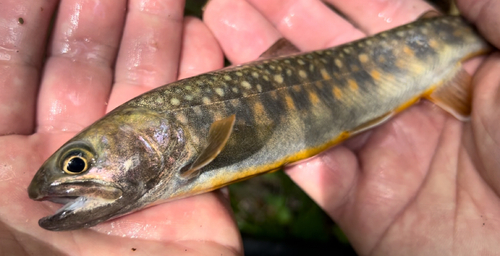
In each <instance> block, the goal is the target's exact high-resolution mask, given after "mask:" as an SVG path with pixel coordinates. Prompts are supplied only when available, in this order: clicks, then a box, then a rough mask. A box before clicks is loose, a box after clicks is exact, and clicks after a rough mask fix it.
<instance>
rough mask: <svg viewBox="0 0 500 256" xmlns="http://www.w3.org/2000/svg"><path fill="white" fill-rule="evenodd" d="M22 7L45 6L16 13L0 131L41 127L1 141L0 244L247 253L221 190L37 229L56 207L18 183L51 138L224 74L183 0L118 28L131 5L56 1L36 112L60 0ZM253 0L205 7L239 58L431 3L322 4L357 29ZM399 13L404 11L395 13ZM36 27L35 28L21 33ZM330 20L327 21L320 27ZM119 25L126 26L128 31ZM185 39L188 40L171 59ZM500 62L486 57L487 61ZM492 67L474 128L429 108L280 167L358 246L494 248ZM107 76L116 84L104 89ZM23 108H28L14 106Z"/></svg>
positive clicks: (345, 33)
mask: <svg viewBox="0 0 500 256" xmlns="http://www.w3.org/2000/svg"><path fill="white" fill-rule="evenodd" d="M25 2H26V3H25V4H26V6H30V8H31V9H30V8H28V10H35V9H36V10H37V11H38V10H45V11H46V14H43V13H42V14H37V15H40V16H36V15H35V16H33V15H32V13H24V14H23V15H26V16H25V17H36V19H39V20H29V19H27V20H26V23H25V25H24V26H25V28H32V30H22V29H23V27H22V26H19V27H18V28H20V30H19V31H21V32H20V34H22V35H25V36H26V37H27V38H28V40H24V41H22V40H21V45H20V46H19V47H20V49H22V50H23V51H21V53H20V54H19V55H13V56H21V57H19V59H18V60H19V61H18V62H15V61H14V62H6V66H7V67H11V69H9V70H7V69H3V71H0V72H3V73H1V77H7V78H9V79H10V78H11V77H18V79H20V80H21V82H19V81H16V80H15V79H11V80H9V79H7V80H1V82H2V83H3V84H2V86H4V85H5V86H7V85H10V84H13V83H14V81H15V82H17V83H20V84H21V86H20V88H22V90H19V88H18V87H13V86H11V87H5V88H6V90H4V92H5V93H4V95H9V96H8V97H1V96H0V99H1V100H2V101H3V102H4V103H3V104H2V106H10V107H12V109H10V110H6V108H4V109H0V115H1V116H0V120H1V122H2V125H1V126H0V127H1V130H0V133H1V134H12V133H15V134H31V132H32V131H33V130H35V129H36V131H37V132H36V133H35V134H32V135H6V136H2V137H1V138H0V146H1V147H2V149H4V150H2V152H0V163H1V165H0V177H1V180H2V181H3V182H2V183H1V184H0V193H2V196H1V197H0V198H1V199H0V200H1V202H2V207H1V208H0V218H1V225H2V229H1V230H2V231H1V232H2V235H3V237H5V238H8V239H4V241H2V243H3V244H2V245H1V246H0V248H5V250H9V252H13V251H14V250H16V252H18V253H19V254H21V253H22V252H23V251H28V252H35V253H36V254H39V253H40V250H44V251H46V252H47V254H54V252H60V253H71V254H77V253H79V254H81V255H84V254H91V253H94V254H95V252H100V253H102V252H104V251H106V252H109V253H108V254H109V255H110V252H113V253H116V254H120V255H121V254H123V253H124V252H127V251H130V250H132V248H135V249H136V250H137V251H138V252H140V251H142V252H146V253H149V254H153V253H155V252H156V253H158V254H159V253H160V252H161V253H168V252H185V250H187V251H188V252H195V253H196V252H204V253H207V254H210V253H211V252H215V251H217V252H222V251H227V252H228V253H235V252H238V251H239V250H241V244H240V241H239V235H238V234H237V230H236V227H235V225H234V222H233V221H232V219H231V216H230V214H229V212H230V211H229V210H228V208H227V202H226V200H225V199H224V197H223V196H221V195H220V194H218V193H209V194H205V195H200V196H196V197H193V198H188V199H184V200H180V201H176V202H172V203H169V204H163V205H159V206H155V207H153V208H149V209H147V210H144V211H141V212H138V213H134V214H132V215H129V216H126V217H123V218H120V219H117V220H115V221H112V222H108V223H104V224H101V225H99V226H97V227H96V228H94V229H91V230H78V231H73V232H63V233H57V232H49V231H45V230H42V229H41V228H39V227H38V226H37V220H38V219H39V218H40V217H42V216H45V215H49V214H52V213H53V212H54V211H55V210H56V209H57V208H58V206H57V205H55V204H52V203H48V202H44V203H38V202H33V201H31V200H29V199H28V198H27V193H26V187H27V185H28V183H29V181H30V179H31V177H32V176H33V174H34V172H35V171H36V169H37V168H38V167H39V166H40V165H41V163H42V162H43V160H44V159H46V158H47V157H48V156H49V155H50V154H51V153H52V152H54V150H56V149H57V147H58V146H60V145H61V144H62V143H63V142H64V141H65V140H67V139H68V138H70V137H71V136H72V135H74V133H75V132H76V131H78V130H79V129H81V128H83V127H84V126H86V125H88V124H90V123H91V122H92V121H94V120H96V119H97V118H99V117H101V116H102V115H103V114H104V113H105V112H106V111H107V109H111V108H113V107H115V106H116V105H117V104H119V103H121V102H123V101H125V100H126V99H129V98H131V97H133V96H135V95H137V94H139V93H141V92H144V91H146V90H148V89H150V88H152V87H154V86H157V85H160V84H164V83H167V82H170V81H173V80H175V79H176V78H177V75H176V74H177V72H179V77H185V76H189V75H192V74H195V73H199V72H203V71H208V70H212V69H216V68H219V67H221V65H222V61H221V60H222V58H221V52H220V49H219V48H218V45H217V44H216V42H215V41H214V38H213V37H212V35H211V34H210V33H209V32H208V30H207V29H206V27H204V26H203V25H202V24H201V23H199V22H196V21H193V20H191V21H190V22H185V24H188V25H186V26H189V27H188V29H186V27H185V29H184V33H183V37H181V27H182V24H181V22H179V20H180V16H181V14H182V6H181V5H179V2H181V1H171V2H169V3H168V4H165V5H164V6H162V5H154V6H153V5H151V6H146V7H145V8H144V6H140V5H135V4H136V3H135V1H129V2H130V3H129V7H130V9H131V10H133V11H131V12H129V14H128V16H127V23H126V24H125V25H124V16H123V15H124V13H123V12H121V10H123V7H124V5H125V3H120V2H119V1H113V2H112V4H111V2H109V6H105V5H93V6H89V5H81V6H80V5H71V4H68V2H65V3H64V4H66V5H64V4H62V7H61V8H60V9H59V17H58V20H57V22H56V26H55V28H54V32H53V33H54V37H53V38H52V40H53V41H52V42H53V43H52V44H51V45H50V46H49V49H51V55H50V56H51V57H50V58H48V60H47V62H46V65H45V67H44V69H43V70H44V74H43V79H42V80H41V85H40V89H39V91H38V96H36V97H37V99H38V101H37V102H36V105H37V109H36V112H35V108H34V105H35V100H34V98H35V96H33V97H31V95H35V92H36V87H37V86H36V83H37V79H38V76H37V75H36V72H33V69H32V68H31V67H36V68H38V70H41V62H42V56H43V50H44V49H43V47H42V46H40V45H39V44H36V45H34V44H33V42H36V40H32V39H33V38H34V39H38V41H43V39H44V33H45V30H44V29H39V27H44V26H45V28H46V27H48V23H49V20H50V19H49V17H50V12H51V10H53V9H54V6H55V3H43V5H44V6H41V8H40V7H39V6H33V3H32V1H25ZM248 2H250V3H251V4H252V5H253V6H254V7H255V8H254V7H251V5H249V4H248V3H246V2H244V1H243V0H231V1H224V0H213V1H211V3H210V5H209V6H208V8H207V10H206V12H205V17H204V20H205V22H206V24H207V26H208V27H209V28H210V30H211V31H212V33H213V34H214V36H215V37H216V38H217V39H218V41H219V44H220V46H221V47H222V49H223V51H224V53H225V54H226V56H227V57H228V58H229V59H230V60H231V61H233V62H235V63H240V62H244V61H250V60H252V59H255V58H256V57H257V56H258V55H259V54H260V53H261V52H263V51H264V50H265V49H266V48H267V47H269V45H271V44H272V43H273V42H274V41H275V40H277V39H278V38H279V37H281V35H280V33H281V34H283V35H284V36H286V37H287V38H289V39H290V40H291V41H292V42H294V43H295V44H296V45H297V46H299V47H300V48H301V49H304V50H310V49H316V48H322V47H326V46H331V45H335V44H339V43H342V42H346V41H350V40H353V39H356V38H359V37H362V36H365V35H368V34H373V33H375V32H377V31H380V30H384V29H387V28H390V27H392V26H395V25H397V24H400V23H406V22H409V21H411V20H412V19H414V18H415V17H416V16H418V14H420V13H422V12H423V11H425V10H427V9H428V8H429V6H428V5H426V4H424V3H423V2H420V1H418V0H415V1H412V4H402V5H397V4H393V5H391V4H387V6H381V5H382V4H376V3H373V4H371V5H366V6H364V1H337V0H328V2H331V3H333V4H336V7H338V8H339V9H340V10H341V11H343V12H345V13H346V14H347V16H349V17H350V18H351V19H352V20H354V21H355V22H357V25H358V27H360V28H361V30H359V29H356V28H354V27H353V26H352V25H350V24H349V23H347V22H346V21H345V20H343V19H342V18H340V17H339V16H337V15H336V14H334V13H333V12H331V11H330V10H329V9H328V8H326V7H324V6H323V5H322V4H321V3H320V2H319V1H317V2H316V1H302V2H301V1H289V2H286V3H287V4H284V5H282V6H278V5H277V3H279V1H276V2H274V3H273V4H269V3H268V2H267V1H265V0H248ZM340 2H342V3H341V4H337V3H340ZM463 2H466V1H463ZM311 3H313V4H311ZM395 3H396V1H395ZM39 4H42V3H39ZM303 4H307V6H303ZM112 5H115V6H112ZM82 6H83V8H80V7H82ZM5 7H6V6H5ZM63 7H64V8H63ZM141 8H142V9H141ZM395 8H399V10H398V11H397V13H398V15H396V14H394V13H396V11H395ZM405 8H406V9H405ZM139 9H141V11H137V10H139ZM3 10H10V8H8V7H7V8H4V9H3ZM257 10H258V11H257ZM374 10H376V11H374ZM2 12H5V11H2ZM259 12H260V13H259ZM377 12H380V13H382V14H384V13H385V15H386V18H391V19H392V22H391V23H387V22H385V21H384V20H383V19H380V18H378V17H377ZM103 13H106V15H102V14H103ZM380 13H379V15H378V16H380ZM28 14H29V15H28ZM76 14H78V15H76ZM15 15H17V14H15ZM5 16H8V15H7V14H6V15H5ZM362 16H366V17H362ZM382 16H383V15H382ZM8 17H10V16H8ZM264 17H265V18H267V20H266V19H265V18H264ZM367 17H368V18H367ZM373 17H377V18H373ZM370 18H371V19H370ZM12 19H16V20H17V16H15V18H12ZM33 19H35V18H33ZM75 19H76V20H75ZM269 21H270V22H271V23H274V24H273V25H274V26H273V25H272V24H271V23H269ZM29 22H31V23H29ZM33 23H37V25H38V26H39V27H35V28H34V29H33V27H29V26H30V24H31V25H32V24H33ZM97 24H99V25H97ZM189 24H190V25H189ZM318 24H320V26H318ZM325 24H331V25H330V26H334V27H335V29H331V30H328V29H326V30H325V28H324V26H325ZM32 26H33V25H32ZM117 27H124V34H123V36H122V35H121V31H119V30H118V29H116V28H117ZM150 27H151V28H150ZM274 27H276V28H277V29H278V31H279V32H278V31H277V30H276V29H275V28H274ZM37 28H38V30H39V31H36V30H37ZM148 28H150V29H149V30H148ZM362 31H364V32H362ZM0 32H1V31H0ZM23 33H24V34H23ZM9 35H10V36H12V35H14V36H15V35H17V34H16V33H11V34H9ZM167 36H168V37H167ZM5 37H6V36H3V37H2V38H5ZM20 38H22V37H20ZM120 38H121V41H120ZM180 38H183V39H184V41H183V42H182V51H181V57H180V58H179V57H178V54H179V51H180V49H181V41H180ZM13 41H15V40H13ZM7 46H9V45H7ZM2 49H9V48H8V47H4V48H2ZM26 49H32V50H26ZM7 54H12V52H9V51H8V52H7ZM2 56H5V55H2ZM9 56H10V55H9ZM116 56H118V57H117V59H116V64H114V63H115V57H116ZM14 58H15V57H14ZM179 59H180V61H179ZM14 60H16V59H14ZM19 63H20V64H21V65H18V64H19ZM495 63H496V62H495V60H492V61H490V67H489V69H493V68H494V64H495ZM110 67H115V68H114V69H111V68H110ZM193 67H196V68H193ZM12 70H14V71H12ZM488 71H489V70H488V68H484V69H483V72H482V76H481V75H478V76H477V78H478V80H480V81H481V82H478V83H477V86H476V90H475V92H476V98H475V102H474V113H473V116H472V122H471V123H466V124H463V123H460V122H458V121H456V120H454V119H452V118H450V117H449V116H448V115H447V114H446V113H443V112H442V111H441V110H439V109H436V108H435V107H434V106H433V105H431V104H429V103H423V104H420V105H419V106H417V107H413V108H411V109H409V110H408V111H406V112H404V113H402V114H401V115H399V116H398V117H396V118H395V119H394V120H392V121H390V122H388V123H386V124H384V125H383V126H381V127H379V128H377V129H374V130H373V131H371V132H369V133H366V134H364V135H361V136H359V137H357V138H355V139H354V140H351V141H349V142H348V143H346V144H344V145H343V146H339V147H336V148H334V149H332V150H330V151H329V152H326V153H324V154H322V155H321V156H320V157H317V158H314V159H312V160H311V161H309V162H307V163H302V164H301V165H299V166H294V167H291V168H289V169H288V173H289V174H290V176H291V177H292V178H293V179H294V180H295V181H296V182H297V183H298V184H299V185H300V186H301V187H302V188H303V189H304V190H305V191H306V192H307V193H309V195H310V196H311V197H312V198H313V199H315V200H316V201H317V202H318V203H319V204H320V205H321V206H322V207H323V208H324V209H325V210H326V211H327V212H328V213H329V214H330V216H332V218H334V219H335V220H336V221H337V222H338V223H339V224H340V225H341V226H342V228H343V229H344V230H345V232H346V233H347V235H348V236H349V238H350V240H351V241H352V243H353V245H354V246H355V247H356V248H357V250H358V251H359V252H360V253H362V254H369V253H373V254H389V253H390V252H392V253H397V254H402V253H403V251H405V252H407V253H408V252H414V251H422V250H424V253H425V250H427V252H434V251H436V250H438V251H439V250H443V251H450V249H451V250H455V251H458V250H460V249H463V248H474V247H471V246H469V245H470V243H472V242H475V243H482V244H481V246H485V245H496V244H494V242H493V241H494V239H495V237H497V236H496V233H498V232H496V230H495V229H496V228H497V222H496V220H495V218H494V216H497V215H498V211H499V210H500V209H499V207H498V206H497V205H498V203H497V202H498V197H497V196H496V194H495V190H494V189H492V188H491V187H493V188H495V187H496V188H498V186H496V185H498V184H496V183H495V178H496V176H495V173H494V172H493V171H494V170H495V168H494V167H495V166H497V165H494V164H496V163H495V160H494V158H493V157H491V158H488V156H491V155H493V156H494V155H498V154H495V153H497V152H496V150H497V149H495V145H496V144H495V142H496V143H497V144H498V142H499V141H500V135H496V134H494V133H492V131H494V128H495V127H494V126H493V124H494V123H495V120H497V119H495V118H496V116H495V113H494V112H492V111H488V110H491V109H495V105H494V100H491V99H490V100H489V101H488V100H484V99H479V98H480V96H478V95H494V93H492V92H495V91H494V90H496V88H495V87H494V86H495V81H496V80H494V78H491V77H487V76H486V74H488ZM9 72H11V73H9ZM12 72H13V73H12ZM13 74H14V75H13ZM16 75H17V76H16ZM113 78H114V80H115V81H116V83H115V84H113V85H112V86H111V84H112V83H111V81H112V80H113ZM481 79H482V80H481ZM492 88H493V89H492ZM478 91H479V92H485V93H484V94H481V93H478ZM18 102H24V103H25V104H22V106H19V104H18ZM106 102H108V103H109V104H108V105H107V106H106V104H105V103H106ZM32 116H36V118H35V119H31V117H32ZM34 120H36V121H34ZM34 122H35V124H34ZM484 130H486V131H488V132H487V133H485V132H484ZM484 134H488V135H490V136H491V137H487V136H484ZM478 145H480V146H481V147H477V146H478ZM496 148H498V147H496ZM487 153H489V154H487ZM481 175H482V176H481ZM483 178H492V181H491V182H490V183H487V182H485V181H484V180H483ZM496 180H498V179H496ZM496 191H498V190H496ZM483 223H484V225H483ZM137 238H138V239H137ZM471 238H474V239H476V240H471ZM488 239H490V240H488ZM196 241H198V242H196ZM199 241H201V242H199ZM490 242H491V243H490ZM462 247H463V248H462ZM399 250H403V251H399ZM224 254H225V255H226V253H224Z"/></svg>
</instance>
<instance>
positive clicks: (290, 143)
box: [28, 14, 492, 231]
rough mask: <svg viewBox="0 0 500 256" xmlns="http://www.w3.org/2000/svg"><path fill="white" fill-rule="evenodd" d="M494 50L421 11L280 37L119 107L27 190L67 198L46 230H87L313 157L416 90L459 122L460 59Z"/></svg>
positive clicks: (465, 110)
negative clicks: (238, 59)
mask: <svg viewBox="0 0 500 256" xmlns="http://www.w3.org/2000/svg"><path fill="white" fill-rule="evenodd" d="M491 50H492V47H491V46H490V45H489V44H488V43H487V42H486V41H485V40H484V39H483V38H482V37H481V36H480V35H479V34H478V33H477V32H476V30H475V29H474V28H473V27H472V26H471V25H470V24H469V23H467V22H466V21H465V20H464V19H463V18H461V17H458V16H437V15H429V14H427V15H424V16H423V17H422V18H420V19H418V20H417V21H415V22H413V23H409V24H406V25H403V26H400V27H397V28H394V29H391V30H388V31H384V32H381V33H379V34H376V35H374V36H371V37H368V38H364V39H360V40H357V41H353V42H350V43H347V44H343V45H340V46H337V47H333V48H328V49H324V50H317V51H312V52H306V53H300V52H298V50H297V48H296V47H294V46H293V45H292V44H291V43H289V42H288V41H286V40H280V41H278V42H277V43H276V44H275V45H273V46H272V47H271V48H270V49H269V50H268V51H266V52H265V53H264V54H263V55H262V58H260V59H258V60H256V61H254V62H250V63H246V64H242V65H238V66H232V67H227V68H224V69H221V70H217V71H213V72H209V73H205V74H201V75H198V76H194V77H191V78H187V79H183V80H179V81H176V82H173V83H170V84H168V85H165V86H162V87H159V88H156V89H153V90H151V91H149V92H147V93H145V94H142V95H140V96H138V97H136V98H134V99H132V100H130V101H128V102H126V103H124V104H123V105H120V106H118V107H117V108H116V109H114V110H112V111H111V112H109V113H108V114H107V115H106V116H104V117H103V118H101V119H99V120H98V121H96V122H95V123H94V124H92V125H90V126H89V127H87V128H85V129H84V130H82V131H81V132H80V133H79V134H77V135H76V136H75V137H73V138H72V139H70V140H69V141H68V142H66V143H65V144H64V145H63V146H61V148H59V149H58V150H57V151H56V152H55V153H54V154H53V155H52V156H50V157H49V158H48V159H47V160H46V161H45V162H44V163H43V165H42V166H41V167H40V169H39V170H38V172H37V173H36V174H35V176H34V177H33V180H32V181H31V183H30V185H29V187H28V194H29V197H30V198H31V199H34V200H38V201H43V200H49V201H52V202H56V203H61V204H64V206H62V208H60V209H59V210H58V211H56V212H55V213H54V214H53V215H50V216H47V217H44V218H42V219H40V220H39V225H40V226H41V227H42V228H44V229H47V230H53V231H65V230H75V229H80V228H88V227H92V226H94V225H97V224H99V223H101V222H103V221H107V220H110V219H113V218H117V217H119V216H123V215H126V214H130V213H132V212H134V211H138V210H140V209H143V208H145V207H149V206H152V205H156V204H159V203H164V202H168V201H171V200H175V199H180V198H184V197H188V196H192V195H196V194H200V193H204V192H208V191H212V190H215V189H218V188H221V187H224V186H226V185H228V184H231V183H234V182H237V181H241V180H244V179H248V178H251V177H253V176H256V175H260V174H263V173H267V172H271V171H276V170H279V169H281V168H283V166H286V165H290V164H293V163H296V162H298V161H301V160H303V159H307V158H310V157H313V156H315V155H317V154H318V153H320V152H322V151H325V150H326V149H328V148H331V147H333V146H335V145H337V144H339V143H341V142H342V141H344V140H346V139H347V138H349V137H352V136H353V135H355V134H358V133H360V132H363V131H365V130H367V129H370V128H372V127H375V126H377V125H379V124H381V123H383V122H385V121H386V120H388V119H389V118H391V117H393V116H394V115H396V114H397V113H399V112H401V111H403V110H404V109H406V108H408V107H409V106H411V105H412V104H414V103H416V102H417V101H418V100H420V99H422V98H424V99H428V100H430V101H432V102H434V103H436V104H437V105H438V106H440V107H442V108H443V109H445V110H446V111H448V112H449V113H450V114H452V115H454V116H455V117H457V118H459V119H461V120H466V119H467V118H468V116H469V114H470V102H471V94H470V90H471V86H470V81H471V77H470V75H468V74H467V73H466V72H465V71H464V70H463V68H462V62H463V61H465V60H467V59H469V58H472V57H474V56H478V55H482V54H487V53H488V52H490V51H491Z"/></svg>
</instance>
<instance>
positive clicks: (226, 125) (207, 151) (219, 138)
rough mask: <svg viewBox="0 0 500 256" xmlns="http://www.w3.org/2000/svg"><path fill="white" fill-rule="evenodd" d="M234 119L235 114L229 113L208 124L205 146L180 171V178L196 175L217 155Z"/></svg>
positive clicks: (225, 140) (224, 142) (231, 129)
mask: <svg viewBox="0 0 500 256" xmlns="http://www.w3.org/2000/svg"><path fill="white" fill-rule="evenodd" d="M235 119H236V116H235V115H231V116H229V117H227V118H224V119H222V120H218V121H215V122H214V123H213V124H212V125H211V126H210V130H209V131H208V139H207V145H206V147H205V148H204V149H203V150H202V151H201V153H200V155H199V156H198V158H196V160H195V161H194V162H193V164H191V166H190V167H189V169H188V170H187V171H185V172H183V173H181V177H182V178H185V179H190V178H193V177H196V176H198V175H199V174H200V171H201V168H203V167H204V166H206V165H207V164H209V163H210V162H212V161H213V160H214V159H215V157H217V155H219V153H220V152H221V151H222V149H223V148H224V146H225V145H226V143H227V140H228V139H229V136H230V135H231V132H232V131H233V126H234V121H235Z"/></svg>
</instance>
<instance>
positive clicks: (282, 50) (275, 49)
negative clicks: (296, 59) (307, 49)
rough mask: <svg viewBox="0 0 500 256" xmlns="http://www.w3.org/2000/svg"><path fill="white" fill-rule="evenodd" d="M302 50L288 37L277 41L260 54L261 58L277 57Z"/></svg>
mask: <svg viewBox="0 0 500 256" xmlns="http://www.w3.org/2000/svg"><path fill="white" fill-rule="evenodd" d="M299 52H300V50H299V49H298V48H297V47H296V46H295V45H293V44H292V43H291V42H290V41H288V40H287V39H286V38H281V39H279V40H278V41H276V42H275V43H274V44H273V45H271V47H269V49H267V51H265V52H264V53H263V54H261V55H260V59H268V58H275V57H280V56H287V55H291V54H294V53H299Z"/></svg>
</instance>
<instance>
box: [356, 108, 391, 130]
mask: <svg viewBox="0 0 500 256" xmlns="http://www.w3.org/2000/svg"><path fill="white" fill-rule="evenodd" d="M394 115H395V112H389V113H386V114H384V115H382V116H379V117H377V118H375V119H373V120H370V121H368V122H366V123H364V124H362V125H360V126H358V127H356V128H354V129H353V130H352V131H349V133H350V134H351V135H355V134H358V133H361V132H364V131H366V130H369V129H371V128H373V127H375V126H379V125H381V124H383V123H385V122H386V121H387V120H389V119H390V118H391V117H393V116H394Z"/></svg>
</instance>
